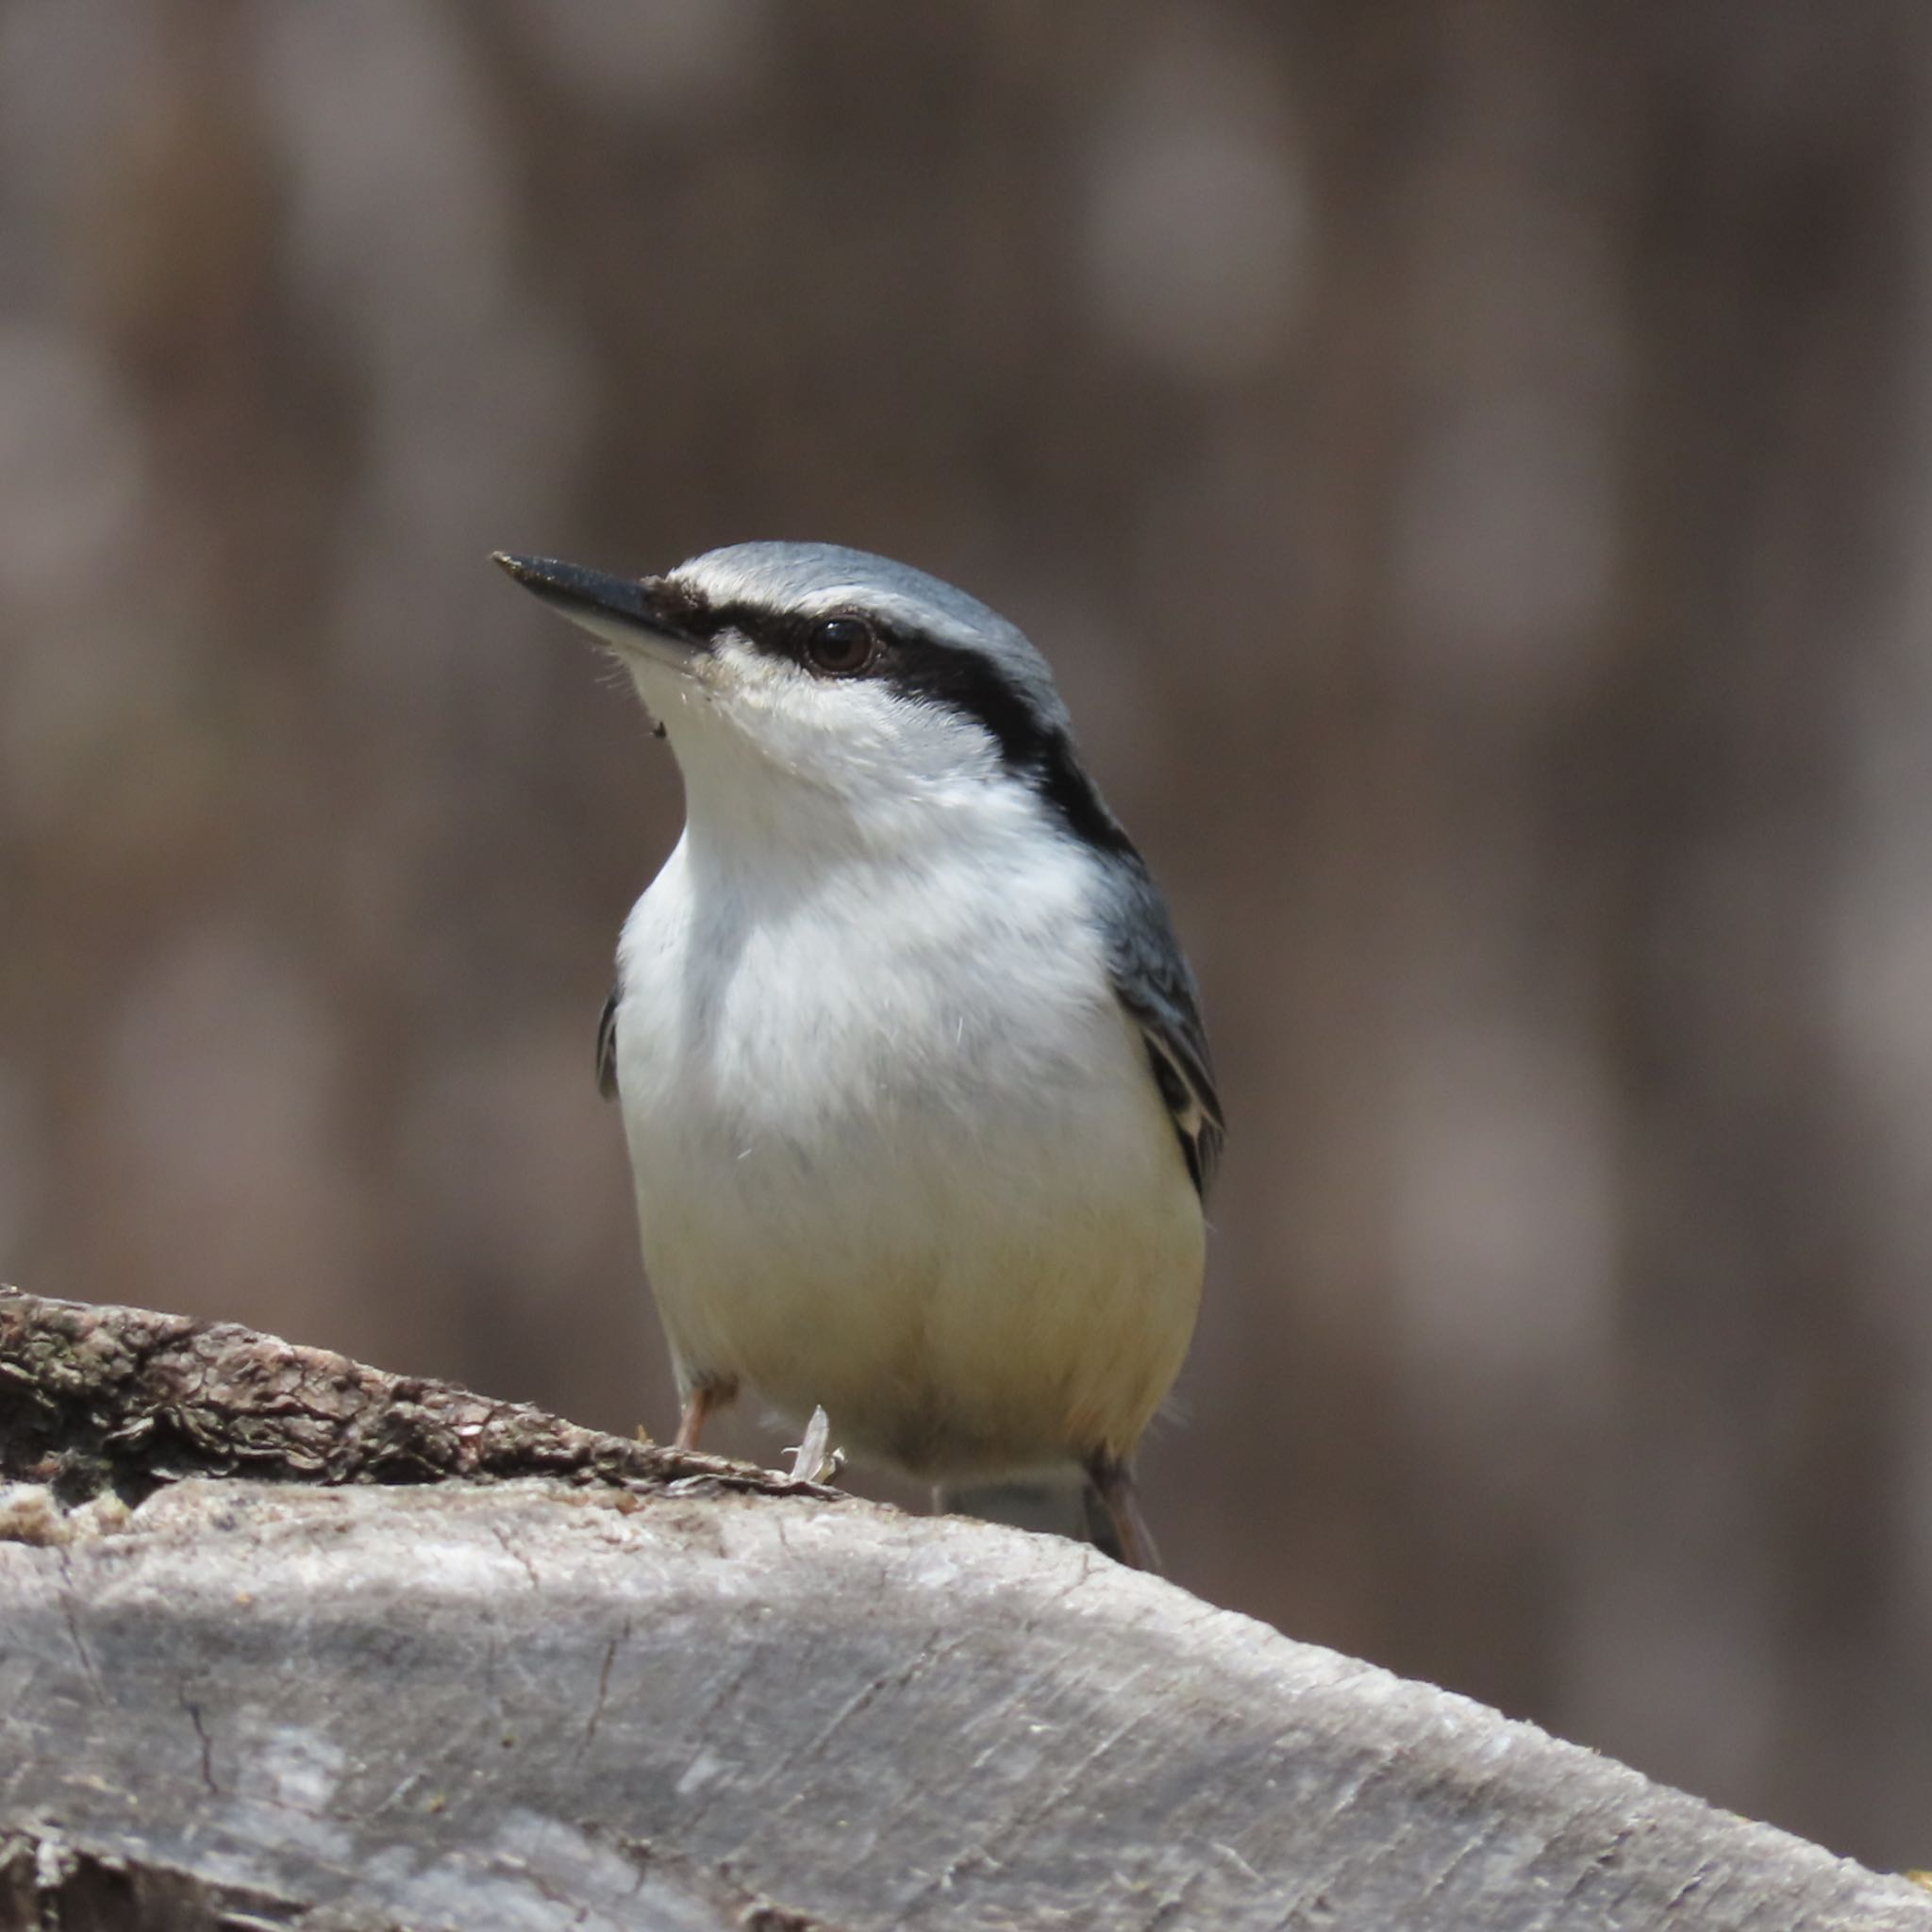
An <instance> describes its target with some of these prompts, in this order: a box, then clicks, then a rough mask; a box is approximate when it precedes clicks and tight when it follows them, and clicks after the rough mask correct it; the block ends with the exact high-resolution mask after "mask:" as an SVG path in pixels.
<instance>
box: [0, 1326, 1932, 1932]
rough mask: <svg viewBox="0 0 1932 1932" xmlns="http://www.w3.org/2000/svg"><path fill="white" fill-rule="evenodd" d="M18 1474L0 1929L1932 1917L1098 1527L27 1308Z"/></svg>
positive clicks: (8, 1577) (1, 1332)
mask: <svg viewBox="0 0 1932 1932" xmlns="http://www.w3.org/2000/svg"><path fill="white" fill-rule="evenodd" d="M836 1420H837V1419H836V1418H834V1424H835V1426H836ZM0 1476H4V1477H6V1478H8V1480H9V1481H10V1482H11V1483H12V1484H13V1487H11V1488H9V1489H6V1490H0V1924H4V1925H45V1926H52V1925H54V1924H68V1925H72V1924H77V1923H85V1924H93V1925H101V1926H124V1925H125V1926H131V1925H142V1926H166V1927H187V1926H212V1925H242V1924H247V1925H262V1924H275V1925H283V1926H289V1925H303V1926H307V1927H310V1928H313V1932H323V1928H324V1927H325V1926H326V1927H328V1928H331V1932H354V1928H362V1927H371V1928H373V1927H387V1926H392V1925H400V1924H408V1925H425V1926H428V1925H437V1926H461V1927H463V1928H465V1932H487V1928H491V1927H496V1926H503V1927H509V1926H512V1925H515V1926H551V1925H556V1926H559V1927H561V1926H564V1925H567V1924H584V1925H650V1926H671V1927H692V1928H697V1927H704V1928H711V1927H721V1926H727V1925H728V1926H763V1927H765V1928H767V1932H778V1928H784V1927H791V1928H809V1927H821V1926H823V1927H832V1926H838V1927H847V1928H858V1927H879V1928H888V1927H892V1928H897V1927H909V1926H921V1925H941V1924H943V1925H948V1926H952V1925H987V1926H992V1925H999V1926H1013V1925H1026V1926H1034V1925H1042V1924H1069V1925H1078V1926H1083V1927H1085V1926H1095V1927H1140V1928H1154V1927H1157V1926H1158V1927H1170V1928H1173V1927H1182V1926H1191V1925H1208V1926H1214V1927H1217V1928H1219V1927H1246V1926H1257V1927H1259V1926H1280V1925H1284V1924H1296V1925H1300V1924H1308V1925H1315V1924H1319V1925H1322V1926H1324V1927H1327V1928H1329V1932H1388V1928H1391V1927H1396V1926H1400V1927H1403V1928H1405V1932H1439V1928H1447V1927H1452V1926H1454V1927H1461V1926H1474V1925H1484V1926H1490V1925H1501V1924H1507V1925H1510V1926H1521V1927H1540V1928H1549V1932H1572V1928H1574V1932H1582V1928H1607V1927H1611V1926H1615V1927H1619V1928H1625V1927H1635V1926H1651V1925H1656V1926H1673V1927H1674V1926H1684V1927H1699V1928H1713V1932H1714V1928H1726V1932H1730V1928H1736V1932H1743V1928H1746V1927H1751V1928H1764V1932H1790V1928H1793V1927H1798V1926H1804V1927H1807V1928H1809V1927H1834V1926H1837V1927H1843V1928H1846V1932H1849V1928H1852V1927H1854V1926H1856V1927H1857V1928H1858V1932H1932V1899H1928V1898H1926V1897H1925V1896H1924V1894H1922V1893H1921V1892H1919V1891H1918V1890H1917V1889H1916V1888H1914V1887H1912V1886H1911V1885H1909V1884H1907V1883H1906V1882H1905V1881H1903V1880H1899V1879H1890V1878H1881V1877H1877V1876H1874V1874H1869V1873H1866V1872H1864V1871H1861V1870H1860V1869H1858V1868H1857V1867H1856V1866H1853V1865H1850V1864H1847V1863H1844V1862H1842V1861H1840V1860H1838V1859H1835V1858H1833V1857H1830V1856H1828V1855H1827V1854H1826V1853H1824V1852H1823V1851H1820V1850H1818V1849H1817V1848H1816V1847H1814V1846H1810V1845H1807V1844H1804V1843H1802V1842H1800V1841H1799V1840H1795V1839H1792V1838H1790V1837H1787V1836H1786V1835H1784V1834H1783V1833H1780V1832H1777V1831H1774V1830H1772V1829H1770V1828H1769V1827H1766V1826H1762V1825H1756V1824H1747V1823H1746V1822H1744V1821H1742V1820H1740V1819H1737V1818H1734V1817H1731V1816H1728V1815H1726V1814H1724V1813H1721V1812H1718V1811H1715V1810H1712V1809H1711V1808H1710V1807H1707V1806H1704V1805H1702V1804H1699V1803H1698V1802H1696V1801H1695V1800H1693V1799H1691V1798H1687V1797H1684V1796H1682V1795H1681V1794H1679V1793H1677V1792H1674V1791H1670V1790H1664V1789H1663V1788H1661V1787H1658V1786H1656V1785H1652V1784H1650V1783H1648V1782H1646V1781H1645V1780H1644V1779H1643V1778H1641V1777H1640V1776H1639V1775H1638V1774H1636V1773H1634V1772H1631V1771H1627V1770H1625V1769H1624V1768H1623V1767H1621V1766H1618V1765H1615V1764H1612V1763H1609V1762H1607V1760H1605V1759H1603V1758H1600V1757H1595V1756H1593V1755H1591V1753H1588V1752H1585V1751H1582V1750H1579V1749H1577V1748H1575V1747H1574V1746H1571V1745H1567V1744H1562V1743H1559V1742H1557V1741H1555V1740H1552V1739H1550V1738H1548V1737H1546V1736H1544V1735H1543V1734H1542V1733H1541V1732H1539V1731H1537V1730H1535V1729H1533V1728H1532V1727H1530V1726H1528V1725H1525V1724H1512V1723H1509V1722H1507V1721H1506V1720H1505V1719H1503V1718H1502V1717H1500V1716H1498V1715H1497V1714H1496V1713H1494V1712H1492V1711H1490V1710H1486V1709H1484V1708H1482V1707H1479V1706H1476V1705H1473V1704H1471V1703H1468V1702H1467V1701H1466V1700H1463V1699H1460V1698H1457V1697H1452V1696H1449V1695H1447V1694H1446V1693H1444V1692H1441V1691H1435V1690H1431V1689H1429V1688H1428V1687H1426V1686H1423V1685H1417V1684H1409V1683H1404V1682H1401V1681H1399V1680H1397V1679H1395V1678H1393V1677H1391V1676H1389V1675H1388V1674H1386V1673H1383V1672H1381V1671H1378V1670H1375V1669H1374V1668H1373V1667H1371V1666H1368V1665H1364V1664H1358V1663H1354V1662H1350V1661H1348V1660H1347V1659H1344V1658H1341V1657H1335V1656H1333V1655H1331V1654H1329V1653H1327V1652H1324V1651H1320V1650H1316V1649H1313V1648H1311V1647H1309V1646H1307V1645H1303V1644H1297V1643H1294V1642H1291V1641H1289V1640H1288V1639H1286V1638H1283V1637H1280V1636H1278V1635H1276V1634H1275V1633H1274V1632H1273V1631H1271V1630H1268V1629H1266V1628H1264V1627H1263V1626H1261V1625H1259V1624H1254V1623H1252V1622H1249V1621H1248V1620H1246V1619H1243V1618H1241V1617H1238V1616H1234V1615H1232V1614H1230V1613H1227V1612H1224V1611H1219V1610H1215V1609H1212V1608H1209V1607H1207V1606H1204V1605H1203V1604H1201V1603H1200V1602H1198V1601H1197V1600H1196V1599H1194V1598H1192V1597H1190V1596H1188V1595H1187V1594H1186V1593H1185V1592H1183V1591H1179V1590H1177V1589H1175V1588H1174V1587H1173V1586H1172V1585H1169V1584H1164V1583H1161V1582H1158V1581H1157V1580H1155V1579H1152V1578H1148V1577H1144V1576H1139V1575H1135V1574H1130V1573H1128V1572H1125V1571H1122V1570H1119V1569H1117V1568H1115V1567H1114V1566H1113V1565H1111V1564H1109V1563H1108V1562H1106V1561H1105V1560H1104V1559H1102V1558H1100V1557H1096V1556H1094V1555H1093V1554H1092V1553H1091V1552H1090V1551H1086V1550H1083V1549H1081V1548H1079V1547H1077V1546H1075V1545H1073V1544H1069V1543H1064V1542H1060V1541H1057V1540H1055V1539H1051V1538H1044V1537H1027V1536H1024V1535H1021V1534H1019V1533H1018V1532H1015V1531H1010V1530H1004V1529H999V1528H995V1527H991V1526H989V1525H986V1524H973V1523H965V1522H957V1521H951V1520H921V1519H915V1518H909V1517H906V1516H902V1515H900V1514H898V1513H897V1512H895V1511H892V1510H890V1509H885V1508H882V1507H873V1506H869V1505H866V1504H862V1503H858V1502H854V1501H851V1500H847V1499H841V1498H837V1497H835V1496H833V1495H832V1494H831V1493H830V1492H828V1491H823V1490H815V1489H813V1488H811V1487H809V1486H807V1485H803V1484H796V1483H792V1482H789V1481H788V1480H786V1479H785V1478H783V1477H781V1476H775V1475H769V1474H761V1473H759V1472H756V1471H751V1470H747V1469H744V1468H742V1467H741V1466H739V1465H735V1464H729V1463H725V1462H722V1461H720V1460H719V1459H717V1458H714V1457H692V1456H680V1455H677V1454H675V1453H674V1452H672V1451H668V1450H665V1449H661V1448H658V1447H656V1446H652V1445H646V1444H638V1443H632V1442H625V1441H619V1440H617V1439H615V1438H611V1437H608V1436H601V1435H597V1434H595V1433H593V1432H591V1431H589V1430H585V1429H578V1428H575V1427H573V1426H572V1425H571V1424H566V1423H562V1422H558V1421H557V1420H556V1419H554V1418H552V1417H548V1416H544V1415H541V1413H539V1412H537V1411H535V1410H532V1409H529V1408H525V1407H518V1406H515V1405H510V1404H504V1403H494V1402H491V1401H488V1400H486V1399H484V1398H481V1397H478V1396H475V1395H472V1394H469V1393H466V1392H465V1391H460V1390H455V1389H449V1388H445V1387H442V1386H441V1385H437V1384H432V1383H425V1382H421V1381H405V1380H400V1379H398V1378H396V1377H393V1376H389V1375H384V1374H379V1373H378V1372H376V1371H375V1370H371V1369H366V1368H362V1367H360V1366H358V1365H357V1364H355V1363H351V1362H348V1361H346V1360H344V1359H342V1358H341V1357H336V1356H331V1355H328V1354H325V1353H324V1352H322V1351H318V1350H312V1349H298V1348H291V1347H290V1346H288V1345H287V1344H285V1343H282V1342H279V1341H274V1340H272V1339H270V1338H267V1337H263V1336H258V1335H253V1334H250V1333H249V1332H247V1331H245V1330H242V1329H237V1328H232V1327H217V1326H211V1325H208V1324H195V1323H191V1322H186V1321H182V1320H178V1319H176V1318H172V1317H168V1316H161V1315H155V1314H150V1313H146V1312H142V1311H139V1310H134V1309H126V1308H87V1307H78V1306H75V1305H73V1304H64V1303H56V1302H45V1301H40V1300H36V1299H35V1298H33V1297H30V1296H26V1295H23V1294H19V1293H17V1292H14V1291H0Z"/></svg>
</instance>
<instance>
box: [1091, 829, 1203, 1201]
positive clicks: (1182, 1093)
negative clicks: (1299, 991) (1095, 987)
mask: <svg viewBox="0 0 1932 1932" xmlns="http://www.w3.org/2000/svg"><path fill="white" fill-rule="evenodd" d="M1116 877H1117V879H1118V882H1119V897H1118V902H1117V905H1116V908H1115V912H1114V916H1113V918H1112V920H1111V921H1110V923H1109V935H1108V937H1109V946H1108V968H1109V971H1110V973H1111V975H1112V979H1113V990H1114V992H1115V995H1116V996H1117V997H1118V998H1119V1000H1120V1003H1121V1005H1122V1006H1123V1007H1124V1008H1125V1009H1126V1011H1127V1014H1128V1016H1129V1017H1130V1018H1131V1019H1132V1020H1133V1022H1134V1024H1136V1025H1137V1026H1139V1027H1140V1029H1141V1039H1142V1040H1144V1041H1146V1043H1147V1063H1148V1065H1149V1066H1150V1067H1151V1068H1152V1069H1153V1073H1154V1084H1155V1085H1156V1086H1157V1087H1158V1088H1159V1090H1160V1097H1161V1099H1162V1100H1164V1101H1165V1102H1166V1103H1167V1110H1168V1113H1169V1114H1170V1115H1171V1116H1172V1117H1173V1120H1174V1133H1175V1135H1176V1136H1177V1137H1178V1139H1179V1141H1180V1143H1181V1153H1182V1154H1183V1155H1184V1156H1185V1157H1186V1158H1187V1163H1188V1173H1189V1174H1191V1175H1192V1176H1193V1182H1194V1191H1195V1192H1196V1193H1198V1194H1199V1195H1200V1196H1201V1198H1202V1199H1203V1200H1206V1199H1207V1197H1208V1189H1209V1188H1210V1187H1211V1186H1212V1185H1213V1182H1214V1170H1215V1168H1216V1167H1217V1166H1218V1165H1219V1164H1220V1161H1221V1148H1222V1143H1223V1142H1224V1141H1225V1140H1226V1138H1227V1128H1226V1124H1225V1123H1224V1121H1223V1119H1222V1114H1221V1098H1220V1096H1219V1095H1218V1094H1217V1093H1216V1092H1215V1091H1214V1066H1213V1062H1212V1061H1211V1060H1210V1059H1209V1058H1208V1029H1207V1028H1206V1027H1205V1026H1204V1025H1203V1024H1201V1005H1200V996H1199V994H1198V992H1197V991H1195V987H1194V975H1193V974H1192V973H1191V972H1190V971H1189V970H1188V962H1187V958H1186V956H1185V955H1184V954H1183V953H1182V952H1181V949H1180V942H1179V941H1177V940H1176V939H1175V938H1174V927H1173V925H1172V924H1170V922H1169V920H1168V916H1167V905H1166V902H1165V901H1164V900H1163V899H1162V898H1161V896H1160V893H1159V891H1158V888H1157V887H1156V886H1155V884H1154V881H1153V880H1152V879H1151V878H1150V877H1149V876H1148V875H1147V872H1146V869H1145V868H1144V867H1143V866H1141V864H1139V863H1138V861H1136V862H1135V863H1133V864H1132V865H1130V866H1129V865H1123V866H1122V867H1121V868H1120V870H1119V872H1118V873H1117V874H1116Z"/></svg>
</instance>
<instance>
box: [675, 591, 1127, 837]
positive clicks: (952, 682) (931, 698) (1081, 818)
mask: <svg viewBox="0 0 1932 1932" xmlns="http://www.w3.org/2000/svg"><path fill="white" fill-rule="evenodd" d="M692 601H693V611H692V614H691V617H690V618H689V619H688V620H687V623H688V625H689V627H690V628H691V630H692V631H693V632H695V633H696V634H697V635H698V636H700V637H706V638H710V637H715V636H716V635H717V634H718V632H720V631H721V630H726V629H730V630H735V631H737V632H739V633H740V635H741V636H742V637H743V638H744V639H745V640H746V641H748V642H749V643H750V644H751V646H752V648H753V649H754V650H758V651H762V652H764V653H765V654H767V655H768V656H770V657H774V658H788V659H790V660H791V662H792V663H794V664H802V665H805V666H806V667H807V668H808V669H810V668H811V658H810V656H809V651H810V641H811V638H812V635H813V633H814V632H815V631H816V630H817V629H818V628H819V626H820V625H823V624H824V623H825V622H826V618H825V616H824V615H819V616H810V617H807V616H803V615H800V614H798V613H795V612H791V611H774V610H770V609H765V608H760V607H759V606H758V605H755V604H719V605H703V604H700V603H697V601H696V600H692ZM831 614H832V615H838V614H839V613H831ZM863 621H864V622H866V623H868V624H869V625H871V628H872V630H873V632H874V635H875V637H876V639H877V641H878V642H877V647H876V649H875V651H874V660H873V662H872V663H871V665H869V666H868V667H867V668H866V670H865V671H864V672H863V673H862V674H860V675H862V676H864V677H867V678H871V679H873V680H874V681H876V682H877V683H880V684H884V685H888V686H890V687H891V689H892V690H893V691H898V692H899V693H900V694H901V695H902V696H905V697H908V698H915V699H918V700H920V701H921V702H923V703H925V704H932V705H939V706H941V707H943V708H945V709H947V710H949V711H953V712H955V713H957V714H958V716H960V717H962V718H968V719H971V720H972V721H973V722H974V724H977V725H978V726H979V727H980V729H981V730H983V731H984V732H985V733H986V734H987V735H988V737H990V738H991V740H992V741H993V742H994V743H995V744H996V745H997V746H998V747H999V753H1000V761H1001V763H1002V764H1004V765H1005V766H1006V768H1007V769H1008V771H1009V772H1012V773H1013V774H1016V775H1017V776H1019V777H1023V778H1024V779H1025V780H1026V781H1027V783H1028V784H1030V785H1031V786H1032V787H1033V788H1034V790H1035V791H1037V792H1038V793H1039V794H1040V796H1041V798H1042V799H1043V800H1044V801H1045V802H1046V804H1047V805H1048V806H1050V807H1051V808H1052V809H1053V810H1054V812H1055V813H1056V814H1057V815H1058V818H1059V820H1060V822H1061V823H1062V824H1064V825H1065V826H1066V827H1067V829H1068V830H1069V831H1070V832H1072V833H1073V834H1074V837H1075V838H1077V839H1079V840H1081V841H1084V842H1085V843H1087V844H1089V845H1091V846H1094V847H1096V848H1097V849H1098V850H1100V851H1103V852H1114V853H1119V854H1122V855H1123V856H1125V857H1130V858H1133V859H1134V860H1135V862H1136V863H1137V864H1138V863H1140V862H1141V856H1140V854H1139V852H1138V851H1137V850H1136V849H1135V846H1134V842H1133V841H1132V840H1131V839H1129V838H1128V837H1127V835H1126V833H1125V832H1124V830H1122V828H1121V824H1120V821H1119V820H1118V819H1116V818H1115V817H1114V815H1113V814H1112V812H1110V811H1109V810H1108V808H1107V806H1106V804H1105V803H1104V802H1103V800H1102V799H1101V796H1100V793H1099V791H1097V790H1096V789H1095V787H1094V784H1093V781H1092V780H1091V778H1090V777H1088V775H1087V774H1086V773H1085V772H1084V771H1083V770H1082V769H1081V767H1080V761H1079V759H1078V758H1077V757H1076V756H1075V755H1074V745H1073V741H1072V740H1071V739H1070V738H1069V737H1068V736H1067V734H1066V732H1065V731H1063V730H1061V729H1059V728H1058V726H1056V725H1053V724H1046V723H1043V722H1042V721H1041V718H1040V715H1039V713H1038V712H1037V711H1036V710H1035V709H1034V708H1033V706H1032V705H1031V704H1030V703H1028V701H1027V700H1026V698H1025V696H1024V694H1023V693H1022V692H1021V691H1019V690H1018V689H1016V688H1015V686H1014V685H1013V684H1012V683H1011V682H1010V681H1009V680H1008V678H1007V677H1006V676H1005V675H1003V674H1002V672H1001V671H1000V668H999V666H998V665H997V664H996V663H994V662H993V660H992V659H991V658H988V657H986V656H985V655H984V654H982V653H981V652H978V651H969V650H966V649H965V648H963V647H962V646H960V645H958V644H948V643H942V642H941V641H939V640H938V639H936V638H932V637H927V636H925V635H924V634H921V633H913V632H908V631H904V630H899V629H895V628H894V627H892V626H891V625H886V624H882V623H881V622H880V621H879V620H878V619H877V618H876V617H875V616H873V617H868V618H866V619H864V620H863Z"/></svg>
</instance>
